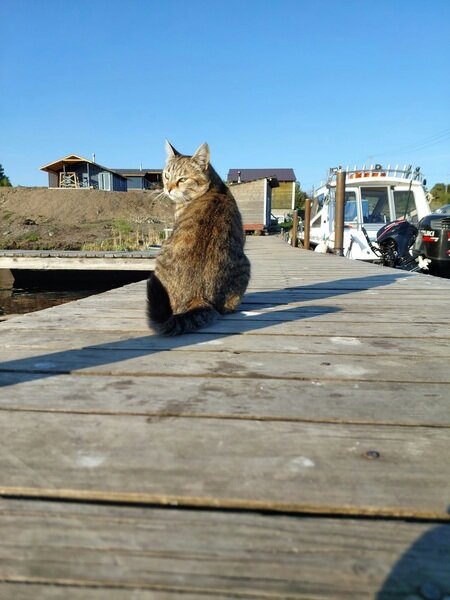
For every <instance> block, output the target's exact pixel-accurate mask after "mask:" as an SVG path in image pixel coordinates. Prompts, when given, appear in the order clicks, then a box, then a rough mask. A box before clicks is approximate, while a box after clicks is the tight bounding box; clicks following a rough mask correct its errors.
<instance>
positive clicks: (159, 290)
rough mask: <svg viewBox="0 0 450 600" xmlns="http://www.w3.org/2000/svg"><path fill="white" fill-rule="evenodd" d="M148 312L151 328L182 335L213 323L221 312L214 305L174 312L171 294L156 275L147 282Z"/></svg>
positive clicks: (159, 331) (169, 333)
mask: <svg viewBox="0 0 450 600" xmlns="http://www.w3.org/2000/svg"><path fill="white" fill-rule="evenodd" d="M147 300H148V304H147V314H148V321H149V325H150V328H151V329H153V330H154V331H156V333H159V334H162V335H180V334H181V333H189V332H191V331H196V330H197V329H200V328H201V327H206V326H207V325H210V324H211V323H213V322H214V321H215V320H216V319H217V317H218V316H219V313H218V312H217V311H216V310H215V309H214V308H213V307H212V306H198V307H196V308H193V309H192V310H188V311H187V312H184V313H177V314H175V315H174V314H173V311H172V307H171V305H170V299H169V295H168V294H167V291H166V289H165V287H164V286H163V284H162V283H161V282H160V280H159V279H158V277H156V275H154V274H152V275H151V276H150V278H149V280H148V282H147Z"/></svg>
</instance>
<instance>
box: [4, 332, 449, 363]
mask: <svg viewBox="0 0 450 600" xmlns="http://www.w3.org/2000/svg"><path fill="white" fill-rule="evenodd" d="M375 333H376V332H375ZM378 333H380V332H379V331H378ZM0 339H1V341H2V345H3V347H4V348H5V349H7V350H8V351H13V349H14V348H28V349H29V350H30V351H31V350H32V349H35V348H36V349H37V348H39V349H45V350H48V351H55V350H64V349H65V350H72V349H76V348H83V347H85V344H86V334H85V333H82V332H79V331H77V330H75V331H72V330H70V329H56V330H54V331H53V332H52V335H51V336H49V335H48V331H45V332H43V331H41V330H23V329H21V330H20V329H19V330H18V329H16V330H10V331H4V332H2V334H1V336H0ZM104 344H115V349H122V350H174V351H177V350H180V349H183V350H186V351H190V352H210V351H214V350H217V351H218V352H224V351H227V352H265V353H267V352H270V353H274V352H282V353H288V354H299V355H302V354H326V353H328V354H330V355H334V354H338V355H341V354H355V355H364V356H367V357H370V356H377V355H381V356H389V355H391V354H401V355H404V356H406V355H408V356H417V357H420V358H421V357H423V356H424V355H426V356H445V357H448V356H449V355H450V337H448V338H447V337H441V338H435V339H429V338H428V337H425V338H412V337H409V338H399V337H395V338H389V339H386V336H384V335H380V337H375V336H374V337H352V336H348V335H346V336H329V335H327V336H325V335H316V336H314V337H308V338H306V334H305V333H304V334H303V335H301V334H298V335H288V334H287V335H274V334H271V335H268V334H266V333H264V330H262V331H261V332H260V333H258V336H257V337H255V336H252V335H233V334H230V335H227V334H212V333H206V332H199V333H193V334H191V335H189V336H185V337H184V343H183V345H182V346H180V345H179V342H177V341H174V340H173V339H172V338H168V337H163V336H152V335H148V336H137V337H136V336H135V337H133V336H131V337H130V334H129V333H127V332H118V333H115V332H111V331H91V332H90V333H89V345H90V347H91V348H94V347H95V346H101V345H104ZM300 360H301V359H300Z"/></svg>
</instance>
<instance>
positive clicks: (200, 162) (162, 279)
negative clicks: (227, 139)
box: [147, 142, 250, 335]
mask: <svg viewBox="0 0 450 600" xmlns="http://www.w3.org/2000/svg"><path fill="white" fill-rule="evenodd" d="M166 150H167V161H166V165H165V168H164V171H163V183H164V190H165V192H166V194H167V195H168V196H169V197H170V198H171V199H172V200H173V201H174V202H175V206H176V209H175V214H176V218H175V224H174V229H173V233H172V234H171V236H170V237H169V239H167V240H166V241H165V242H164V243H163V245H162V247H161V252H160V254H159V255H158V258H157V259H156V266H155V271H154V273H153V274H152V276H151V277H150V278H149V280H148V285H147V298H148V318H149V324H150V327H151V328H152V329H153V330H155V331H156V332H157V333H161V334H165V335H177V334H180V333H187V332H190V331H195V330H196V329H199V328H200V327H204V326H206V325H208V324H210V323H212V322H213V321H214V320H215V319H216V318H217V317H218V315H219V314H225V313H227V312H233V311H235V310H236V309H237V307H238V306H239V303H240V301H241V298H242V296H243V294H244V292H245V290H246V288H247V285H248V282H249V279H250V263H249V261H248V259H247V257H246V256H245V254H244V242H245V235H244V232H243V227H242V219H241V215H240V213H239V210H238V207H237V204H236V201H235V199H234V198H233V196H232V194H231V192H230V191H229V189H228V188H227V186H226V185H225V184H224V183H223V181H222V180H221V179H220V177H219V175H218V174H217V173H216V171H215V170H214V169H213V168H212V166H211V165H210V162H209V158H210V154H209V148H208V145H207V144H202V145H201V146H200V147H199V148H198V150H197V151H196V152H195V153H194V155H193V156H185V155H181V154H180V153H178V152H177V151H176V150H175V149H174V148H173V146H171V145H170V144H169V143H168V142H167V143H166Z"/></svg>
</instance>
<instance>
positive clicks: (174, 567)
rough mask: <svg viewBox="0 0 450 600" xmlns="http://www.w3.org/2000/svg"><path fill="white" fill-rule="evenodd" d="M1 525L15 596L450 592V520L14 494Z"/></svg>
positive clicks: (0, 546) (1, 512)
mask: <svg viewBox="0 0 450 600" xmlns="http://www.w3.org/2000/svg"><path fill="white" fill-rule="evenodd" d="M0 528H1V530H2V537H1V540H0V580H1V581H3V582H11V583H9V585H8V584H7V583H3V586H2V587H0V592H1V591H3V590H7V591H9V590H11V591H12V595H11V596H6V597H7V598H14V600H18V599H21V598H24V599H25V598H26V599H28V598H31V597H32V596H31V595H30V594H29V592H30V591H35V592H37V594H38V595H35V596H33V598H36V597H39V598H45V599H47V598H61V597H64V598H74V599H77V600H78V599H79V598H86V597H89V598H94V599H95V600H100V599H101V600H103V599H104V598H111V599H112V600H115V599H116V598H117V599H118V598H124V597H127V598H128V597H132V598H136V599H138V600H149V599H150V598H158V599H159V598H162V599H164V598H168V599H169V598H175V597H181V596H182V597H183V598H187V599H190V598H192V599H193V598H247V599H249V598H253V599H254V598H258V599H260V600H264V599H266V598H267V599H271V598H273V599H275V598H283V599H286V600H288V599H305V600H306V599H308V600H311V599H315V600H319V599H320V600H325V599H330V600H341V599H342V600H344V599H345V600H348V599H349V598H353V599H355V600H360V599H361V598H379V599H380V600H387V598H406V597H408V598H416V597H417V598H418V597H424V596H422V595H420V596H419V594H420V591H421V590H422V592H424V591H425V590H427V589H433V590H435V592H436V593H437V594H440V596H436V597H441V598H443V596H444V594H447V593H450V570H449V568H448V564H449V561H450V526H449V525H436V526H433V525H427V524H415V523H402V522H386V521H370V520H369V521H367V520H351V519H342V520H336V519H331V518H326V519H315V518H311V517H295V516H281V515H278V516H277V515H261V514H250V513H247V514H246V513H241V514H239V513H233V512H231V513H224V512H220V511H214V512H205V511H190V510H185V511H174V510H167V509H165V510H164V509H154V508H153V509H150V508H139V507H134V508H133V507H105V506H95V505H91V506H89V505H78V504H71V505H63V504H61V503H52V504H49V503H45V502H33V503H26V502H19V501H8V502H2V503H1V507H0ZM93 567H94V568H93ZM12 582H14V583H12ZM25 583H28V584H29V585H30V588H29V589H28V590H27V589H26V588H25ZM37 583H41V584H43V585H41V586H37V585H36V584H37ZM51 584H53V585H55V586H58V588H57V589H58V592H59V596H58V595H56V596H55V595H54V594H53V593H52V590H51V588H50V585H51ZM105 591H106V592H107V593H108V594H110V595H109V596H106V595H105ZM131 592H132V594H133V595H132V596H130V595H128V594H131ZM152 592H153V593H154V594H157V595H149V594H151V593H152ZM83 593H84V594H85V595H84V596H82V595H81V594H83ZM20 594H22V595H20ZM121 594H122V595H121ZM185 594H186V595H185Z"/></svg>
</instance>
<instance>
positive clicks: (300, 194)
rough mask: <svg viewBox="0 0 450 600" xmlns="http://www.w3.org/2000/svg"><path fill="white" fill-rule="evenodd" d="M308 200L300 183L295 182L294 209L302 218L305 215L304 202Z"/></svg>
mask: <svg viewBox="0 0 450 600" xmlns="http://www.w3.org/2000/svg"><path fill="white" fill-rule="evenodd" d="M307 198H308V194H307V193H306V192H304V191H303V190H302V188H301V187H300V183H299V182H298V181H296V182H295V208H296V209H297V210H298V212H299V214H300V215H301V217H302V218H303V216H304V214H305V200H306V199H307Z"/></svg>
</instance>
